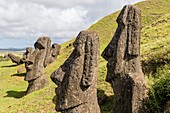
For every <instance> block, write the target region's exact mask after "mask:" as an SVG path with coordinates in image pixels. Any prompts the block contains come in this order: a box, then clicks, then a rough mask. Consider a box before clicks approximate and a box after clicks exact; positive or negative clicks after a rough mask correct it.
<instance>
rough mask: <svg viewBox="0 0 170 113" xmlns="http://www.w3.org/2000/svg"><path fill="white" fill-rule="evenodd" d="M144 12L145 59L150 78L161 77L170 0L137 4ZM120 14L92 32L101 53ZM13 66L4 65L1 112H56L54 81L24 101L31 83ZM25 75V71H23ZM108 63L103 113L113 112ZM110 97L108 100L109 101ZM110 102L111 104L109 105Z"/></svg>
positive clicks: (168, 59)
mask: <svg viewBox="0 0 170 113" xmlns="http://www.w3.org/2000/svg"><path fill="white" fill-rule="evenodd" d="M136 5H137V6H138V7H139V8H140V9H141V10H142V39H141V59H142V64H143V66H144V71H145V74H146V75H154V76H157V74H159V75H161V74H162V73H164V72H167V70H168V69H170V49H169V48H170V44H169V43H170V13H168V12H169V10H170V8H169V7H170V0H151V1H146V2H141V3H138V4H136ZM118 13H119V12H116V13H113V14H111V15H108V16H106V17H104V18H103V19H101V20H100V21H99V22H97V23H96V24H94V25H92V26H91V27H90V28H89V29H90V30H94V31H96V32H97V33H98V35H99V37H100V45H101V46H100V50H101V52H102V51H103V49H104V48H105V47H106V46H107V44H108V43H109V41H110V40H111V38H112V36H113V34H114V31H115V30H116V27H117V23H116V22H115V20H116V18H117V15H118ZM73 41H74V39H73V40H71V41H69V42H66V43H64V44H63V45H62V51H61V55H60V56H59V57H58V60H57V62H54V63H53V64H51V65H49V66H48V68H47V69H46V74H47V76H48V78H49V76H50V74H51V73H52V72H53V71H54V70H55V69H57V68H58V67H59V66H60V65H61V64H62V63H63V62H64V61H65V59H66V58H67V57H68V56H69V54H70V53H71V52H72V50H73V47H72V46H68V45H69V44H70V43H72V42H73ZM9 65H12V63H11V62H10V61H4V62H0V103H1V106H0V112H1V113H3V112H4V113H5V112H7V111H8V112H9V113H10V112H14V113H16V112H17V113H22V112H23V113H25V112H26V113H31V112H33V113H40V112H41V113H53V112H55V109H54V108H55V104H54V102H53V100H54V96H55V94H54V88H55V87H56V86H55V85H54V84H53V83H52V82H51V81H50V80H49V81H50V85H49V86H48V87H46V88H45V89H42V90H40V91H37V92H35V93H32V94H30V95H28V96H26V97H23V98H21V97H22V96H23V93H24V92H23V91H25V89H26V87H27V82H25V81H24V80H23V76H20V75H17V76H11V75H14V74H16V70H17V69H18V68H21V67H22V66H16V67H5V66H9ZM23 72H24V71H23ZM105 76H106V61H105V60H104V59H102V58H101V60H100V65H99V72H98V90H99V92H98V95H99V97H100V98H101V99H103V100H104V99H105V100H106V101H107V102H106V103H102V106H101V109H102V112H103V113H106V112H109V111H110V109H111V104H112V103H111V99H112V97H113V96H112V89H111V87H110V85H109V84H108V83H106V82H105V81H104V80H105ZM151 80H153V78H152V77H149V79H148V81H149V82H148V84H152V81H151ZM106 97H107V98H106ZM108 101H110V102H109V103H108Z"/></svg>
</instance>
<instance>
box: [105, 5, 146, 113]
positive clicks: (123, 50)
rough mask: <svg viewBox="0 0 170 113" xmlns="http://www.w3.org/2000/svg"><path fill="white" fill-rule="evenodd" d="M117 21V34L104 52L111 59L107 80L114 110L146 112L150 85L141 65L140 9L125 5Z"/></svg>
mask: <svg viewBox="0 0 170 113" xmlns="http://www.w3.org/2000/svg"><path fill="white" fill-rule="evenodd" d="M117 23H118V28H117V30H116V32H115V35H114V36H113V39H112V40H111V42H110V43H109V45H108V46H107V47H106V48H105V50H104V51H103V53H102V57H103V58H104V59H106V60H107V61H108V63H107V77H106V81H107V82H109V83H110V84H111V85H112V88H113V91H114V104H113V113H145V111H144V106H143V102H144V100H145V99H146V97H147V87H146V83H145V79H144V74H143V72H142V68H141V65H140V35H141V12H140V10H139V9H138V8H137V7H135V6H132V5H126V6H125V7H124V8H123V9H122V11H121V12H120V14H119V16H118V18H117Z"/></svg>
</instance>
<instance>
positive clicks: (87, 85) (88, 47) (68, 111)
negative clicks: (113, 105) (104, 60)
mask: <svg viewBox="0 0 170 113" xmlns="http://www.w3.org/2000/svg"><path fill="white" fill-rule="evenodd" d="M74 47H75V49H74V50H73V52H72V53H71V55H70V57H69V58H68V59H67V60H66V61H65V63H64V64H63V65H62V66H60V67H59V68H58V69H57V70H56V71H54V72H53V73H52V75H51V79H52V80H53V82H54V83H56V84H57V85H58V88H56V97H57V100H56V103H57V104H56V110H57V111H61V112H62V113H99V112H100V109H99V106H98V103H97V76H96V74H97V68H98V67H97V66H98V62H99V38H98V36H97V34H96V33H95V32H93V31H82V32H80V33H79V35H78V36H77V38H76V40H75V42H74Z"/></svg>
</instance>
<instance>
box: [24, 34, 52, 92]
mask: <svg viewBox="0 0 170 113" xmlns="http://www.w3.org/2000/svg"><path fill="white" fill-rule="evenodd" d="M50 46H51V39H50V38H49V37H40V38H39V39H38V40H37V41H36V43H35V44H34V47H35V50H34V51H32V49H31V48H28V49H27V51H28V52H27V53H28V54H25V67H26V71H27V72H26V76H25V80H26V81H28V88H27V91H26V94H29V93H31V92H33V91H36V90H39V89H42V88H44V87H45V86H47V85H48V83H49V82H48V79H47V78H46V76H45V72H44V69H45V67H46V66H47V65H48V64H49V59H50V57H51V55H50V53H51V50H50Z"/></svg>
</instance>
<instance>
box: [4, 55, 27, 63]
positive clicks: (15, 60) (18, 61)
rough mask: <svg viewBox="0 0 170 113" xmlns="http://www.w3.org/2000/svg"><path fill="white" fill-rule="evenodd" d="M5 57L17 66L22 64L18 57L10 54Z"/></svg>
mask: <svg viewBox="0 0 170 113" xmlns="http://www.w3.org/2000/svg"><path fill="white" fill-rule="evenodd" d="M7 56H8V57H9V58H10V59H11V61H12V62H13V63H16V64H17V65H19V64H23V63H24V62H23V61H22V59H21V58H20V57H18V56H15V55H14V54H12V53H9V54H8V55H7Z"/></svg>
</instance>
